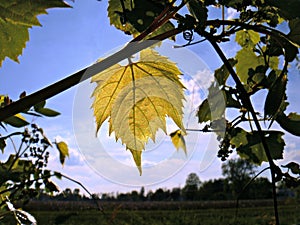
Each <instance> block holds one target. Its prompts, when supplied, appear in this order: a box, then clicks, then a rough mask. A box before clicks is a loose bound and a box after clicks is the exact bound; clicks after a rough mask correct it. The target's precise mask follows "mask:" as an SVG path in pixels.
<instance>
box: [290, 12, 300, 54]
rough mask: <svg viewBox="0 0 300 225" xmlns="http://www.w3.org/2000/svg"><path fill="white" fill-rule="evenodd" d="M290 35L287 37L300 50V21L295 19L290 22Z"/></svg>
mask: <svg viewBox="0 0 300 225" xmlns="http://www.w3.org/2000/svg"><path fill="white" fill-rule="evenodd" d="M289 27H290V33H289V34H288V35H287V36H288V38H289V39H290V40H291V41H292V42H293V44H294V45H295V46H296V47H297V48H300V19H299V18H297V19H293V20H290V21H289Z"/></svg>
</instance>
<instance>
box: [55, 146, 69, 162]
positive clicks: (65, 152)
mask: <svg viewBox="0 0 300 225" xmlns="http://www.w3.org/2000/svg"><path fill="white" fill-rule="evenodd" d="M55 145H56V148H57V150H58V151H59V160H60V163H61V164H62V165H64V163H65V158H66V156H68V157H69V148H68V145H67V144H66V143H65V142H63V141H61V142H56V143H55Z"/></svg>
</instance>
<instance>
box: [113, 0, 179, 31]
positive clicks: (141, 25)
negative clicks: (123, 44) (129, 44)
mask: <svg viewBox="0 0 300 225" xmlns="http://www.w3.org/2000/svg"><path fill="white" fill-rule="evenodd" d="M108 3H109V6H108V9H107V11H108V17H109V19H110V24H111V25H114V26H115V27H116V28H117V29H119V30H122V31H124V32H125V33H126V34H132V35H134V36H137V35H138V34H139V33H141V32H142V31H144V30H145V29H146V28H148V27H149V25H150V24H151V23H152V22H153V20H154V19H155V18H156V17H157V16H158V15H159V14H160V13H161V12H162V11H163V9H164V8H165V7H166V5H167V4H168V3H169V1H168V0H163V1H152V0H148V1H140V0H131V1H123V3H124V8H125V11H124V9H123V8H122V4H121V2H120V0H109V2H108ZM173 28H174V25H173V24H172V23H171V22H167V23H166V24H164V25H163V26H161V27H160V28H159V29H157V30H156V31H155V32H153V34H152V36H155V35H157V34H160V33H163V32H165V31H168V30H171V29H173Z"/></svg>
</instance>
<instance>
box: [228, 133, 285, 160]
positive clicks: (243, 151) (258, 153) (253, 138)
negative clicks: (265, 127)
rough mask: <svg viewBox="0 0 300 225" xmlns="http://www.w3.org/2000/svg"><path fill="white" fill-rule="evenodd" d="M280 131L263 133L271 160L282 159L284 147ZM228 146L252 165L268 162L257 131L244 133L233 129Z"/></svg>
mask: <svg viewBox="0 0 300 225" xmlns="http://www.w3.org/2000/svg"><path fill="white" fill-rule="evenodd" d="M283 135H284V133H283V132H280V131H265V132H264V136H265V139H266V142H267V145H268V148H269V150H270V153H271V157H272V159H282V158H283V149H284V146H285V143H284V140H283V139H282V136H283ZM230 144H231V145H232V146H233V147H235V148H236V150H237V152H238V154H239V155H240V156H241V157H244V158H246V159H249V160H250V161H252V162H253V163H256V164H261V163H262V162H263V161H266V162H267V161H268V158H267V156H266V154H265V150H264V147H263V145H262V143H261V138H260V136H259V134H258V132H257V131H254V132H246V131H245V130H243V129H241V128H236V129H234V133H233V134H232V138H231V139H230Z"/></svg>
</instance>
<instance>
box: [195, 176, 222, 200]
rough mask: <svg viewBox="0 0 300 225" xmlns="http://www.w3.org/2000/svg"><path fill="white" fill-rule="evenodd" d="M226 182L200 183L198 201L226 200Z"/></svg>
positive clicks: (219, 180) (217, 180)
mask: <svg viewBox="0 0 300 225" xmlns="http://www.w3.org/2000/svg"><path fill="white" fill-rule="evenodd" d="M226 186H227V182H226V180H225V179H222V178H221V179H215V180H209V181H205V182H203V183H202V185H201V187H200V188H199V194H198V196H199V199H200V200H226V199H227V198H228V193H227V192H226Z"/></svg>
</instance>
